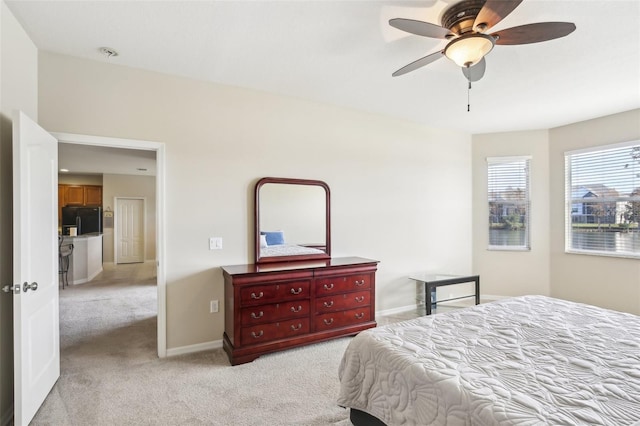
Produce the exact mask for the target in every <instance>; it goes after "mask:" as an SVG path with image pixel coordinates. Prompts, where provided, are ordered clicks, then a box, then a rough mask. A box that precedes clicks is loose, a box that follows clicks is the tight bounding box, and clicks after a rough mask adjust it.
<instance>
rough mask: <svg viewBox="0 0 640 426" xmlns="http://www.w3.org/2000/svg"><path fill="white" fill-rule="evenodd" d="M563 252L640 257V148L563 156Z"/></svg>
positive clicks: (613, 147) (628, 145)
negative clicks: (564, 182)
mask: <svg viewBox="0 0 640 426" xmlns="http://www.w3.org/2000/svg"><path fill="white" fill-rule="evenodd" d="M565 174H566V176H565V181H566V190H565V194H566V196H565V199H566V208H565V231H566V236H565V249H566V251H568V252H577V253H589V254H600V255H609V256H621V257H640V233H639V230H638V222H639V221H640V143H639V142H638V141H635V142H631V143H624V144H617V145H608V146H602V147H598V148H594V149H589V150H582V151H574V152H568V153H565Z"/></svg>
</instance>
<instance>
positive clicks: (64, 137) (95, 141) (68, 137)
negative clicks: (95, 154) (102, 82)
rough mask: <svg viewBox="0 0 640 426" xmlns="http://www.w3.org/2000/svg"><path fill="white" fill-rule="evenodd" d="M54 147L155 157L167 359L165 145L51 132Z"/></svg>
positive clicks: (162, 343)
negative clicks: (55, 141) (122, 151)
mask: <svg viewBox="0 0 640 426" xmlns="http://www.w3.org/2000/svg"><path fill="white" fill-rule="evenodd" d="M51 134H52V135H53V136H54V137H55V138H56V139H58V143H71V144H76V145H91V146H102V147H108V148H123V149H137V150H146V151H155V153H156V259H157V264H156V267H157V277H156V280H157V285H156V288H157V291H158V326H157V329H158V356H159V357H160V358H164V357H166V356H167V282H166V266H165V265H166V241H165V238H166V228H165V218H166V212H165V191H166V183H165V174H166V165H165V159H166V154H165V145H164V143H162V142H153V141H145V140H137V139H121V138H110V137H104V136H92V135H80V134H74V133H58V132H51Z"/></svg>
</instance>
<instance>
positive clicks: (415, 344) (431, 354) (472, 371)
mask: <svg viewBox="0 0 640 426" xmlns="http://www.w3.org/2000/svg"><path fill="white" fill-rule="evenodd" d="M339 377H340V394H339V397H338V404H339V405H341V406H343V407H349V408H354V409H358V410H361V411H364V412H366V413H368V414H371V415H373V416H375V417H377V418H379V419H380V420H382V421H384V422H385V423H386V424H388V425H399V424H403V425H473V426H476V425H539V424H557V425H579V424H584V425H612V426H613V425H615V426H621V425H632V424H633V425H640V317H638V316H635V315H631V314H626V313H621V312H615V311H611V310H606V309H602V308H598V307H595V306H589V305H584V304H578V303H572V302H568V301H563V300H558V299H552V298H548V297H544V296H523V297H518V298H513V299H506V300H500V301H497V302H492V303H487V304H482V305H478V306H474V307H471V308H466V309H459V310H456V311H451V312H447V313H441V314H436V315H431V316H427V317H421V318H418V319H415V320H409V321H404V322H401V323H396V324H392V325H388V326H384V327H378V328H375V329H371V330H367V331H365V332H362V333H360V334H359V335H357V336H356V337H355V338H354V339H353V340H352V341H351V342H350V344H349V346H348V347H347V349H346V351H345V353H344V356H343V358H342V362H341V365H340V369H339Z"/></svg>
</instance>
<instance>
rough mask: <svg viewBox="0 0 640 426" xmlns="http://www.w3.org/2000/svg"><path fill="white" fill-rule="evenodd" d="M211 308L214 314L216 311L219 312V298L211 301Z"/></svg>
mask: <svg viewBox="0 0 640 426" xmlns="http://www.w3.org/2000/svg"><path fill="white" fill-rule="evenodd" d="M209 310H210V312H211V313H212V314H215V313H216V312H218V301H217V300H212V301H211V303H210V304H209Z"/></svg>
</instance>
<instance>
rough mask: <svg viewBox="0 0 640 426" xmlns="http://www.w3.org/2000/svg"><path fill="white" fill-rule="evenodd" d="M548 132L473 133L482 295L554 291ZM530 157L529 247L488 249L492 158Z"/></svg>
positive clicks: (475, 252)
mask: <svg viewBox="0 0 640 426" xmlns="http://www.w3.org/2000/svg"><path fill="white" fill-rule="evenodd" d="M548 139H549V136H548V132H547V131H544V130H540V131H530V132H513V133H497V134H485V135H474V136H473V148H472V150H473V177H474V179H473V229H474V233H473V269H474V271H475V272H476V273H478V274H480V277H481V288H482V294H483V295H487V296H519V295H523V294H543V295H549V293H550V288H549V285H550V280H549V191H548V189H549V143H548ZM502 156H531V163H530V173H531V181H530V185H531V187H530V189H531V192H530V197H531V215H530V221H531V222H530V228H529V238H530V243H531V250H530V251H498V250H487V247H488V245H489V231H488V214H489V207H488V195H487V161H486V159H487V157H502Z"/></svg>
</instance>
